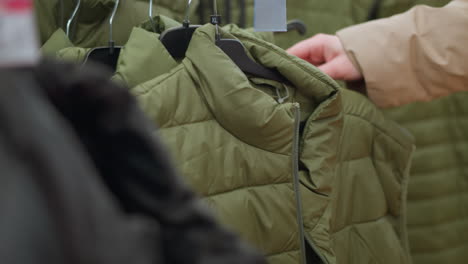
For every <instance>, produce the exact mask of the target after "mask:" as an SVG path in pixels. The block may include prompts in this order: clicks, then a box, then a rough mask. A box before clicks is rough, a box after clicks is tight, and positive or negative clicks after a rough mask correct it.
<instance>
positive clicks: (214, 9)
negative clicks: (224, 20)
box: [213, 0, 221, 40]
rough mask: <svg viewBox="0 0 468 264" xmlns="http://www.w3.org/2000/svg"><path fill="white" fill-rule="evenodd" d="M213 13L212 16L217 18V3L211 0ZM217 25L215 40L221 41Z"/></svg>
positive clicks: (216, 25)
mask: <svg viewBox="0 0 468 264" xmlns="http://www.w3.org/2000/svg"><path fill="white" fill-rule="evenodd" d="M213 11H214V15H215V16H218V4H217V1H216V0H213ZM218 24H219V23H216V24H215V27H216V39H217V40H219V39H221V36H220V34H219V25H218Z"/></svg>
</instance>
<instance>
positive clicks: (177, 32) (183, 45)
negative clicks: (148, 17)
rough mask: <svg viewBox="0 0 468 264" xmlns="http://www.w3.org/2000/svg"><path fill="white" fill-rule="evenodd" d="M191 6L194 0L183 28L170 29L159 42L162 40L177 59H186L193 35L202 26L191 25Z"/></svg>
mask: <svg viewBox="0 0 468 264" xmlns="http://www.w3.org/2000/svg"><path fill="white" fill-rule="evenodd" d="M191 4H192V0H189V1H188V4H187V8H186V9H185V18H184V21H183V22H182V26H181V27H175V28H170V29H168V30H166V31H164V32H163V33H162V34H161V36H160V37H159V40H161V42H162V44H163V45H164V47H166V49H167V51H168V52H169V54H171V56H172V57H173V58H175V59H181V58H184V57H185V53H186V52H187V49H188V46H189V44H190V40H191V39H192V36H193V33H194V32H195V30H196V29H197V28H199V27H200V25H190V21H189V12H190V6H191ZM153 27H154V26H153Z"/></svg>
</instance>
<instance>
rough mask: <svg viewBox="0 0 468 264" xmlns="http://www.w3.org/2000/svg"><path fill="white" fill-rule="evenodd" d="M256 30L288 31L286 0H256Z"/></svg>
mask: <svg viewBox="0 0 468 264" xmlns="http://www.w3.org/2000/svg"><path fill="white" fill-rule="evenodd" d="M254 29H255V31H273V32H275V31H278V32H284V31H287V17H286V0H255V8H254Z"/></svg>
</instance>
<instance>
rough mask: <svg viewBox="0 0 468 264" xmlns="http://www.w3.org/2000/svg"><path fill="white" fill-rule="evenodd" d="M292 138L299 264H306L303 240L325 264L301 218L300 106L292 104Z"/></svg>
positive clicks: (324, 263)
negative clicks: (299, 253) (306, 232)
mask: <svg viewBox="0 0 468 264" xmlns="http://www.w3.org/2000/svg"><path fill="white" fill-rule="evenodd" d="M293 108H294V136H293V152H292V169H293V177H294V192H295V196H296V207H297V209H296V212H297V224H298V227H299V239H300V241H299V243H300V250H301V257H300V258H301V263H302V264H307V259H306V245H305V240H306V239H307V242H308V243H309V244H310V246H311V248H312V249H313V250H314V252H315V254H316V255H317V256H318V257H319V258H320V259H321V261H322V263H323V264H326V263H327V261H326V260H325V258H324V257H323V256H322V254H320V252H319V251H318V250H317V247H316V246H315V244H314V243H313V242H312V239H309V237H308V236H306V234H305V231H304V220H303V218H302V199H301V189H300V180H299V140H300V124H301V111H300V105H299V104H297V103H296V104H294V106H293Z"/></svg>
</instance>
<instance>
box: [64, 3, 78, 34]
mask: <svg viewBox="0 0 468 264" xmlns="http://www.w3.org/2000/svg"><path fill="white" fill-rule="evenodd" d="M80 5H81V0H77V1H76V6H75V9H73V13H72V15H71V16H70V18H69V19H68V20H67V31H66V34H67V38H68V39H70V27H71V24H72V22H73V20H74V19H75V17H76V14H77V13H78V10H79V9H80Z"/></svg>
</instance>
